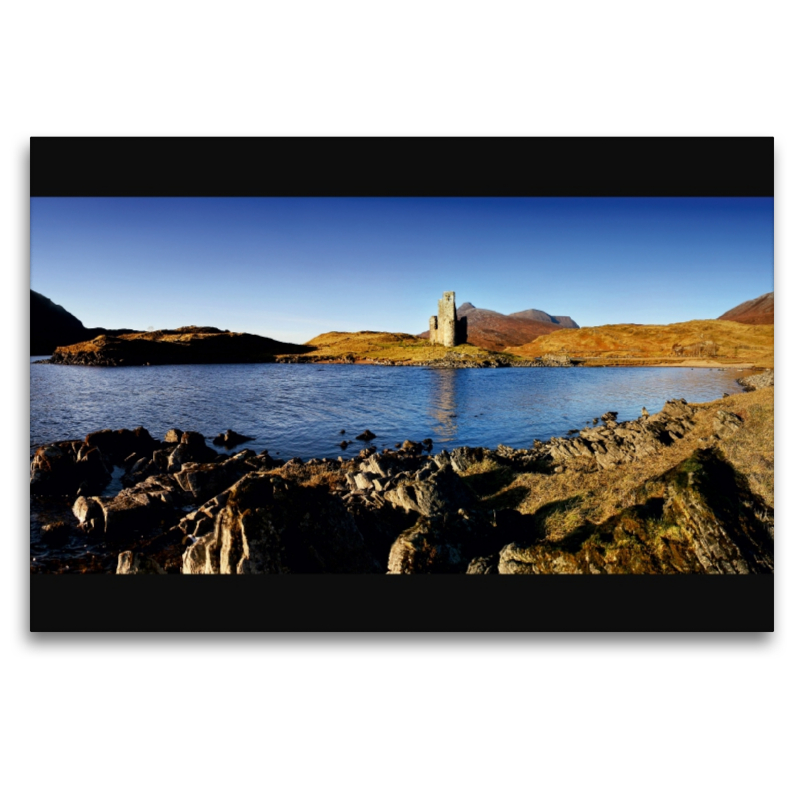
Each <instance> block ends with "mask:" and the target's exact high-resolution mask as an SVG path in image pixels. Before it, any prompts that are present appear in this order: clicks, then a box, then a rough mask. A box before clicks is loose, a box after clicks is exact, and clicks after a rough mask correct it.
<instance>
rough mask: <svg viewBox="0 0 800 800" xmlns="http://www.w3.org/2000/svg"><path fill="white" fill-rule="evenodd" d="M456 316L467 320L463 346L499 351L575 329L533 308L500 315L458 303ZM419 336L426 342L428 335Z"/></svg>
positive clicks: (569, 321) (567, 320)
mask: <svg viewBox="0 0 800 800" xmlns="http://www.w3.org/2000/svg"><path fill="white" fill-rule="evenodd" d="M456 313H457V314H458V316H459V318H460V317H467V320H468V322H467V343H468V344H472V345H475V346H476V347H481V348H483V349H484V350H495V351H502V350H505V349H506V348H507V347H516V346H518V345H522V344H527V343H528V342H532V341H533V340H534V339H536V338H537V337H539V336H545V335H547V334H548V333H552V332H553V331H558V330H561V329H562V328H577V327H579V326H578V325H577V323H576V322H575V321H574V320H573V319H572V318H570V317H553V316H551V315H550V314H547V313H546V312H544V311H538V310H537V309H535V308H530V309H528V310H527V311H517V312H516V313H515V314H501V313H499V312H498V311H491V310H490V309H488V308H476V307H475V306H474V305H473V304H472V303H462V304H461V305H460V306H459V307H458V309H457V311H456ZM420 336H421V337H422V338H424V339H427V338H428V332H427V331H425V333H422V334H420Z"/></svg>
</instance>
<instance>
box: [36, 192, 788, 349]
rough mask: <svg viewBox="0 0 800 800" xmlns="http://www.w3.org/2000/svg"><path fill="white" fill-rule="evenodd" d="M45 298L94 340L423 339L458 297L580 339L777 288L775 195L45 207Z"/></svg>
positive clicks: (40, 243)
mask: <svg viewBox="0 0 800 800" xmlns="http://www.w3.org/2000/svg"><path fill="white" fill-rule="evenodd" d="M31 288H33V289H35V290H36V291H38V292H41V293H42V294H44V295H46V296H47V297H49V298H50V299H51V300H53V301H54V302H56V303H58V304H60V305H62V306H64V307H65V308H66V309H67V310H68V311H70V312H72V313H73V314H75V316H77V317H78V318H79V319H80V320H81V321H82V322H83V323H84V324H85V325H87V326H89V327H95V326H102V327H106V328H115V327H126V328H135V329H145V328H148V327H149V326H153V327H155V328H173V327H178V326H181V325H190V324H195V325H214V326H216V327H219V328H228V329H230V330H235V331H247V332H249V333H258V334H261V335H264V336H270V337H273V338H275V339H279V340H282V341H289V342H304V341H307V340H308V339H310V338H312V337H313V336H315V335H317V334H319V333H324V332H327V331H331V330H339V331H355V330H388V331H402V332H406V333H419V332H421V331H423V330H426V329H427V327H428V318H429V317H430V315H431V314H434V313H436V301H437V300H438V298H439V297H440V296H441V293H442V292H443V291H455V292H456V302H457V303H459V304H460V303H463V302H465V301H469V302H471V303H473V304H474V305H476V306H478V307H481V308H490V309H493V310H495V311H500V312H502V313H511V312H513V311H522V310H523V309H526V308H538V309H541V310H543V311H547V312H548V313H550V314H565V315H570V316H571V317H573V319H575V320H576V321H577V322H578V324H580V325H582V326H590V325H603V324H610V323H618V322H639V323H668V322H679V321H684V320H690V319H708V318H714V317H718V316H719V315H720V314H722V313H723V312H725V311H727V310H728V309H729V308H731V307H733V306H735V305H738V304H739V303H741V302H743V301H745V300H749V299H752V298H754V297H757V296H758V295H761V294H764V293H765V292H770V291H772V290H773V200H772V198H32V199H31Z"/></svg>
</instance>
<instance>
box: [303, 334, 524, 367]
mask: <svg viewBox="0 0 800 800" xmlns="http://www.w3.org/2000/svg"><path fill="white" fill-rule="evenodd" d="M306 347H309V348H314V349H313V350H311V351H310V352H309V354H308V356H307V357H306V358H310V359H313V360H315V361H316V360H326V359H331V360H348V361H350V360H352V361H361V362H363V361H382V362H388V361H391V362H398V363H405V364H409V363H427V362H429V361H433V360H438V359H443V358H447V359H449V360H456V359H457V360H460V361H481V362H482V361H486V360H495V359H497V357H498V354H497V353H492V352H490V351H488V350H482V349H481V348H479V347H475V346H473V345H470V344H462V345H459V346H458V347H443V346H442V345H438V344H431V343H430V342H429V341H428V340H427V339H420V338H419V337H418V336H412V335H411V334H408V333H383V332H380V331H358V332H357V333H343V332H340V331H333V332H331V333H323V334H321V335H320V336H316V337H314V338H313V339H311V341H309V342H306ZM503 359H504V360H513V359H514V357H513V356H509V355H504V356H503Z"/></svg>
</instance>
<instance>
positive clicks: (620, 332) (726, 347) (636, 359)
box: [509, 319, 774, 367]
mask: <svg viewBox="0 0 800 800" xmlns="http://www.w3.org/2000/svg"><path fill="white" fill-rule="evenodd" d="M773 332H774V326H772V325H742V324H740V323H738V322H731V321H729V320H714V319H710V320H695V321H693V322H678V323H674V324H672V325H602V326H600V327H596V328H581V329H579V330H560V331H555V332H554V333H550V334H548V335H547V336H542V337H539V338H538V339H536V340H535V341H533V342H530V343H529V344H526V345H523V346H520V347H512V348H509V352H510V353H514V354H516V355H519V356H523V357H525V358H538V357H542V356H545V355H548V354H555V355H559V354H564V355H568V356H570V357H571V358H578V359H581V360H583V361H584V362H585V363H586V364H598V365H600V364H619V365H624V364H675V365H679V364H684V363H687V362H691V361H692V360H696V359H702V360H704V361H710V362H711V363H718V364H736V363H742V364H744V363H748V364H755V365H756V366H764V367H766V366H772V365H773V348H774V344H773Z"/></svg>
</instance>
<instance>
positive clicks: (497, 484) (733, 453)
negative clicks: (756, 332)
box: [467, 323, 774, 541]
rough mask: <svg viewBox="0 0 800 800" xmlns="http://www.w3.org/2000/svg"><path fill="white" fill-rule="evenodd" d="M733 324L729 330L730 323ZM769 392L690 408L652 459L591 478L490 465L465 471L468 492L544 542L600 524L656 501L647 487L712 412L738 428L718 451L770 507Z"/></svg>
mask: <svg viewBox="0 0 800 800" xmlns="http://www.w3.org/2000/svg"><path fill="white" fill-rule="evenodd" d="M734 324H735V323H734ZM773 402H774V394H773V388H772V387H770V388H768V389H759V390H758V391H755V392H749V393H745V394H737V395H732V396H731V397H726V398H723V399H721V400H715V401H713V402H711V403H703V404H693V405H694V407H695V408H696V409H698V410H697V413H696V414H695V416H694V421H695V426H694V428H693V429H692V431H691V432H690V433H689V435H688V436H686V437H685V438H684V439H682V440H679V441H678V442H675V443H674V444H673V445H672V446H671V447H668V448H665V449H664V450H663V451H662V452H661V453H659V454H658V455H657V456H655V457H651V458H648V459H645V460H642V461H636V462H633V463H630V464H622V465H620V466H617V467H615V468H613V469H609V470H601V471H598V472H580V471H578V470H575V469H571V468H568V469H567V470H565V471H564V472H563V473H561V474H556V475H544V474H537V473H514V472H512V471H511V470H510V469H508V468H507V467H504V466H498V464H497V462H495V461H493V460H492V459H491V458H488V459H484V461H482V462H481V463H479V464H476V465H475V466H474V467H472V468H471V469H470V470H469V472H468V475H467V481H468V483H469V484H470V486H471V488H472V489H473V490H474V491H475V492H476V493H477V494H478V496H479V497H480V502H481V505H482V506H483V507H484V508H486V509H488V510H491V509H499V508H515V509H517V510H518V511H520V512H522V513H523V514H532V515H536V518H537V525H538V526H539V527H540V528H541V530H542V533H543V534H545V535H546V536H547V538H548V539H549V540H550V541H558V540H559V539H562V538H563V537H565V536H567V535H569V533H571V532H572V531H574V530H575V529H576V528H578V527H579V526H580V525H582V524H583V523H584V522H585V521H589V522H592V523H595V524H599V523H601V522H603V521H605V520H606V519H608V518H609V517H611V516H613V515H615V514H618V513H619V512H620V511H621V510H622V509H624V508H627V507H629V506H631V505H634V504H637V503H642V502H644V501H645V500H647V499H648V498H649V497H657V496H660V493H661V488H662V487H661V486H660V484H658V483H654V484H652V485H648V483H647V482H648V481H649V480H651V479H653V478H656V477H658V476H659V475H661V474H663V473H664V472H666V471H667V470H668V469H670V468H672V467H674V466H676V465H677V464H679V463H680V462H681V461H684V460H685V459H687V458H688V457H689V456H690V455H691V454H692V452H693V451H694V450H695V449H697V448H698V447H701V446H707V445H703V444H701V443H699V442H698V439H700V438H707V437H709V436H711V434H712V433H713V419H714V416H715V414H716V412H717V411H718V410H719V409H724V410H726V411H732V412H733V413H735V414H738V415H739V416H741V417H742V418H743V419H744V425H743V427H742V428H740V429H739V430H738V431H737V432H736V433H735V434H733V435H732V436H731V437H730V438H726V439H723V440H722V441H721V442H719V443H718V444H719V447H720V449H721V450H722V452H723V453H724V454H725V456H726V458H728V459H729V460H730V461H731V463H732V464H733V465H734V467H735V468H736V469H737V470H739V471H740V472H741V473H742V474H744V475H745V476H746V477H747V479H748V481H749V483H750V487H751V488H752V490H753V491H754V492H756V493H757V494H759V495H761V496H762V497H763V498H764V500H765V501H766V502H767V503H768V504H769V505H770V506H772V505H773V504H774V454H773V450H774V439H773V428H774V413H773Z"/></svg>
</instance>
